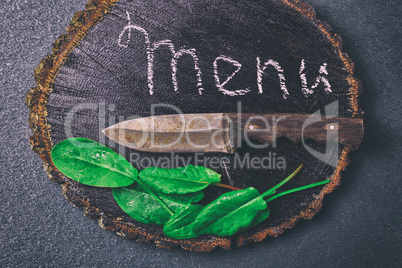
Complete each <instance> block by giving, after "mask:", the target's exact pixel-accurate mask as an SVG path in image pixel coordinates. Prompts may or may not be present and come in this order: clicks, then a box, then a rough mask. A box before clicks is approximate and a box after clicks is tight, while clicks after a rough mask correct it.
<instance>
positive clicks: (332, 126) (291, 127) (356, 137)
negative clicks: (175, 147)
mask: <svg viewBox="0 0 402 268" xmlns="http://www.w3.org/2000/svg"><path fill="white" fill-rule="evenodd" d="M225 115H226V116H227V117H228V118H229V120H228V121H230V122H231V123H232V128H233V130H232V139H233V140H234V142H233V144H235V146H236V145H239V141H241V140H246V142H247V141H248V140H249V141H257V142H260V143H263V144H271V143H273V142H274V141H275V140H276V139H277V138H279V137H286V138H288V139H290V140H292V141H293V142H295V143H298V142H301V141H302V140H308V139H311V140H314V141H316V142H319V143H326V142H328V141H332V142H333V141H335V142H338V143H340V144H342V145H345V146H347V147H350V148H351V149H356V148H357V147H358V146H359V145H360V143H361V140H362V138H363V119H361V118H352V117H330V118H326V117H325V115H319V114H225Z"/></svg>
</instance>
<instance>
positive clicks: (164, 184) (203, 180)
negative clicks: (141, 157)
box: [139, 165, 221, 194]
mask: <svg viewBox="0 0 402 268" xmlns="http://www.w3.org/2000/svg"><path fill="white" fill-rule="evenodd" d="M139 176H140V179H141V181H143V182H144V183H145V184H146V185H148V186H149V187H151V188H152V189H155V190H158V191H160V192H163V193H166V194H187V193H195V192H199V191H201V190H203V189H205V188H207V187H208V185H210V184H218V183H219V182H220V181H221V180H220V177H221V175H219V174H218V173H216V172H215V171H213V170H210V169H208V168H205V167H201V166H193V165H189V166H187V167H181V168H175V169H166V168H155V167H150V168H146V169H144V170H142V171H141V172H140V175H139Z"/></svg>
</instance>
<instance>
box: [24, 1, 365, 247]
mask: <svg viewBox="0 0 402 268" xmlns="http://www.w3.org/2000/svg"><path fill="white" fill-rule="evenodd" d="M330 31H331V29H330V27H329V26H328V25H327V24H326V23H324V22H322V21H319V20H318V19H317V18H316V17H315V13H314V10H313V9H312V8H311V7H310V6H309V5H307V4H306V3H304V2H302V1H297V0H256V1H245V0H230V1H229V0H217V1H206V0H203V1H199V0H197V1H196V0H186V1H182V0H173V1H161V0H147V1H145V0H133V1H129V0H121V1H117V0H91V1H89V2H88V4H87V5H86V10H85V11H82V12H77V13H76V14H75V15H74V17H73V19H72V22H71V24H70V25H69V27H68V28H67V33H66V34H63V35H62V36H60V37H59V38H58V39H57V41H56V42H55V44H54V46H53V51H52V54H51V55H49V56H47V57H46V58H45V59H43V60H42V61H41V62H40V64H39V66H38V67H37V69H36V70H35V80H36V83H37V86H36V87H35V88H33V89H31V90H30V91H29V92H28V94H27V98H26V103H27V106H28V107H29V109H30V116H29V124H30V127H31V128H32V130H33V136H32V137H31V138H30V143H31V146H32V149H33V150H34V151H35V152H36V153H37V154H38V155H39V156H40V158H41V159H42V160H43V161H44V164H45V165H44V166H45V170H46V172H47V174H48V175H49V177H50V178H51V179H52V180H53V181H55V182H57V183H59V184H61V186H62V188H63V192H64V195H65V197H66V198H67V200H68V201H69V202H71V203H72V204H73V205H75V206H77V207H80V208H83V209H84V210H85V214H86V215H87V216H88V217H91V218H93V219H97V220H98V221H99V224H100V225H101V226H102V227H103V228H105V229H107V230H110V231H115V232H117V233H118V234H120V235H122V236H126V237H128V238H130V239H134V240H137V241H139V242H148V243H150V242H154V243H155V244H156V245H157V246H158V247H163V248H173V247H177V246H181V247H182V248H184V249H187V250H192V251H211V250H213V249H214V248H217V247H220V248H223V249H230V248H232V247H234V246H244V245H246V244H249V243H251V242H259V241H262V240H264V239H265V238H266V237H267V236H278V235H279V234H281V233H282V232H283V231H284V230H285V229H288V228H291V227H293V226H294V225H295V223H296V222H297V221H299V220H300V219H311V218H312V217H313V216H314V215H315V214H316V213H317V212H318V211H319V210H320V208H321V206H322V202H323V198H324V195H325V194H328V193H330V192H332V191H333V189H334V188H335V187H336V186H338V185H339V184H340V181H341V179H340V175H341V172H342V170H344V169H345V167H346V166H347V164H348V157H347V156H348V153H349V152H350V150H351V149H350V148H347V147H344V146H341V145H339V146H337V148H336V149H338V151H337V155H338V161H337V163H336V165H331V164H329V163H326V162H323V161H322V160H320V159H319V158H317V157H315V156H314V155H312V154H311V153H310V152H308V151H307V150H306V147H305V145H303V144H294V143H292V142H291V141H289V140H286V139H279V140H278V141H277V144H276V146H273V147H268V148H265V149H254V148H251V147H249V146H247V145H245V146H243V147H242V148H241V149H239V150H238V152H237V153H236V154H235V155H229V154H217V153H210V154H206V155H203V156H201V157H200V156H197V155H195V154H175V155H171V154H151V153H144V152H137V151H134V150H130V149H127V148H126V149H125V150H123V151H122V149H121V148H118V147H117V146H116V145H115V144H113V143H112V142H111V141H109V140H107V138H106V137H105V136H104V135H103V134H102V133H101V130H102V129H103V128H105V127H108V126H110V125H113V124H115V123H118V122H121V121H124V120H127V119H130V118H134V117H144V116H150V115H151V111H152V109H154V111H155V114H171V113H176V112H177V111H175V110H173V109H172V108H171V107H170V106H174V107H177V108H179V109H180V110H181V111H182V112H183V113H218V112H232V113H233V112H237V111H239V109H241V111H242V112H243V113H271V112H275V113H314V112H316V111H319V110H320V109H324V108H325V107H327V106H328V105H331V104H333V103H336V105H337V108H338V109H337V113H338V115H339V116H343V117H359V118H360V117H362V111H361V109H360V107H359V104H358V98H359V95H360V92H361V88H360V83H359V81H358V80H357V79H356V78H355V77H354V75H353V63H352V61H351V60H350V59H349V57H348V56H347V55H346V54H345V53H344V52H343V51H342V45H341V39H340V38H339V36H337V35H334V34H332V33H331V32H330ZM155 104H156V105H157V106H155ZM161 104H164V105H165V106H162V105H161ZM169 105H170V106H169ZM72 136H74V137H85V138H89V139H93V140H96V141H99V142H101V143H104V144H105V145H107V146H109V147H111V148H112V149H114V150H116V151H117V152H118V153H120V154H123V155H124V156H125V157H126V158H127V159H128V160H129V161H130V162H131V163H132V164H133V165H134V166H136V167H137V168H138V169H139V170H141V169H142V168H145V167H147V166H161V162H158V159H159V160H160V159H170V163H171V164H172V167H174V166H184V165H185V164H196V165H203V166H207V167H210V168H212V169H214V170H215V171H217V172H218V173H220V174H226V171H225V170H224V169H223V168H221V167H220V166H218V167H217V166H216V163H212V162H211V161H214V160H211V159H225V164H226V166H227V170H228V173H229V175H230V178H231V180H232V183H233V184H234V186H237V187H242V188H243V187H248V186H253V187H255V188H257V189H258V190H259V191H260V192H262V191H264V190H266V189H268V188H270V187H272V186H273V185H275V184H277V183H278V182H279V181H280V180H282V179H283V178H284V177H286V176H287V175H288V174H290V172H291V171H293V170H295V169H296V168H297V167H298V166H299V165H300V164H303V165H304V168H303V170H302V171H301V172H300V173H299V174H298V175H297V177H295V178H294V179H293V180H291V181H290V182H289V183H288V184H287V185H286V186H284V188H283V190H286V189H290V188H294V187H297V186H302V185H306V184H310V183H314V182H318V181H322V180H325V179H327V178H330V179H331V182H330V183H329V184H327V185H325V186H322V187H317V188H313V189H309V190H305V191H302V192H298V193H295V194H291V195H288V196H286V197H283V198H278V199H276V200H275V201H273V202H271V203H270V204H269V207H270V209H271V216H270V217H269V218H268V219H267V220H266V221H265V222H262V223H261V224H259V225H257V226H255V227H253V228H252V229H250V230H247V231H244V232H241V233H239V234H236V235H234V236H231V237H217V236H200V237H198V238H194V239H187V240H175V239H171V238H169V237H166V236H165V235H164V234H163V232H162V228H161V227H159V226H155V225H147V224H142V223H140V222H137V221H135V220H134V219H132V218H130V217H129V216H128V215H127V214H125V213H124V212H123V211H122V210H121V209H120V208H119V206H118V205H117V204H116V202H115V201H114V199H113V195H112V190H111V189H106V188H96V187H89V186H85V185H82V184H80V183H78V182H75V181H72V180H71V179H69V178H67V177H65V176H63V175H62V174H61V173H60V172H59V171H58V170H57V169H56V168H55V166H54V165H53V163H52V160H51V157H50V151H51V149H52V147H53V146H54V145H55V144H57V143H58V142H60V141H62V140H64V139H66V138H69V137H72ZM306 145H307V146H309V148H311V149H312V150H314V151H316V152H325V150H326V147H325V145H320V144H316V143H315V142H313V141H306ZM176 159H178V160H177V161H176ZM208 159H209V160H208ZM250 159H251V160H252V159H265V160H264V161H265V162H264V164H261V165H259V166H254V167H251V168H248V167H247V164H248V163H250V161H251V160H250ZM256 161H258V160H256ZM262 165H264V166H262ZM224 177H225V175H224ZM210 188H211V187H210ZM223 192H225V191H224V190H219V189H216V187H214V188H213V189H208V190H207V192H206V198H205V201H204V202H210V201H211V200H213V199H214V198H216V197H217V196H218V195H219V194H222V193H223Z"/></svg>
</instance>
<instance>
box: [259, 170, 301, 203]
mask: <svg viewBox="0 0 402 268" xmlns="http://www.w3.org/2000/svg"><path fill="white" fill-rule="evenodd" d="M302 168H303V165H300V166H299V167H298V168H297V169H296V170H295V171H293V173H292V174H290V175H289V176H288V177H287V178H286V179H284V180H283V181H281V182H280V183H278V184H277V185H275V186H274V187H272V188H271V189H269V190H268V191H266V192H265V193H263V194H262V195H261V196H262V197H263V198H265V197H267V196H269V195H272V194H274V193H275V190H276V189H278V188H279V187H281V186H282V185H284V184H285V183H287V182H288V181H289V180H290V179H291V178H293V177H294V176H295V175H296V174H297V173H299V171H300V170H301V169H302Z"/></svg>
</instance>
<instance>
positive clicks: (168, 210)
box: [135, 178, 174, 216]
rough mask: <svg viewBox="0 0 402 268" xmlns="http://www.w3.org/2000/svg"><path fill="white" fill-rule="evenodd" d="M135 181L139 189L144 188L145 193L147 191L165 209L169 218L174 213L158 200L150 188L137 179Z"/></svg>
mask: <svg viewBox="0 0 402 268" xmlns="http://www.w3.org/2000/svg"><path fill="white" fill-rule="evenodd" d="M135 181H136V182H138V184H139V185H141V187H142V188H144V189H145V191H147V192H148V193H149V194H150V195H151V196H152V197H153V198H155V199H156V201H158V202H159V204H161V205H162V207H163V208H164V209H166V211H167V212H169V214H170V215H171V216H173V215H174V212H173V211H172V210H171V209H170V208H169V207H168V206H167V205H166V203H165V202H163V200H162V199H160V198H159V196H157V195H156V194H155V193H154V191H152V190H151V188H149V187H148V186H147V185H146V184H145V183H143V182H142V181H141V180H140V179H139V178H135Z"/></svg>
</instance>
